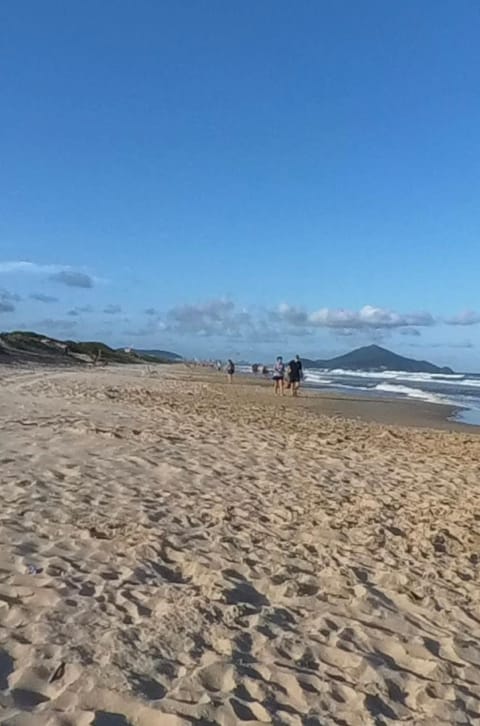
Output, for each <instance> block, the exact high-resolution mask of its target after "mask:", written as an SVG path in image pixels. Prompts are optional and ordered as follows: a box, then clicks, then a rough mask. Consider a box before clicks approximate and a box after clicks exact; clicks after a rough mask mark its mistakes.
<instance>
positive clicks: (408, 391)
mask: <svg viewBox="0 0 480 726" xmlns="http://www.w3.org/2000/svg"><path fill="white" fill-rule="evenodd" d="M370 390H372V389H370ZM373 390H374V391H383V392H384V393H393V394H394V395H396V396H406V397H407V398H418V399H420V400H422V401H428V402H429V403H451V401H449V400H448V399H447V397H446V396H442V395H440V394H437V393H430V392H428V391H422V390H421V389H420V388H410V386H402V385H400V384H398V383H379V384H378V385H377V386H375V388H374V389H373Z"/></svg>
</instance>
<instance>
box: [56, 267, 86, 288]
mask: <svg viewBox="0 0 480 726" xmlns="http://www.w3.org/2000/svg"><path fill="white" fill-rule="evenodd" d="M50 280H53V282H60V283H61V284H62V285H66V286H67V287H83V288H90V287H93V277H90V275H87V274H86V272H76V271H75V270H60V272H55V273H54V274H53V275H50Z"/></svg>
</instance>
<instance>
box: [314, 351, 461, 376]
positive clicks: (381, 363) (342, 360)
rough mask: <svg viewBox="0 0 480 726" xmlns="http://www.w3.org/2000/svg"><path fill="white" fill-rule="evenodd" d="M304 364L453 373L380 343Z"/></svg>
mask: <svg viewBox="0 0 480 726" xmlns="http://www.w3.org/2000/svg"><path fill="white" fill-rule="evenodd" d="M304 366H305V367H306V368H308V367H311V368H326V369H328V370H333V369H335V368H343V369H344V370H353V371H356V370H357V371H359V370H362V371H388V370H389V371H407V372H409V373H443V374H450V373H453V371H452V369H451V368H447V367H444V368H440V367H439V366H436V365H434V364H433V363H429V361H426V360H415V359H414V358H405V357H404V356H403V355H397V354H396V353H393V352H392V351H391V350H387V349H386V348H382V347H381V346H379V345H367V346H365V347H363V348H357V349H356V350H352V351H351V352H350V353H346V354H345V355H339V356H337V357H336V358H329V359H327V360H308V361H304Z"/></svg>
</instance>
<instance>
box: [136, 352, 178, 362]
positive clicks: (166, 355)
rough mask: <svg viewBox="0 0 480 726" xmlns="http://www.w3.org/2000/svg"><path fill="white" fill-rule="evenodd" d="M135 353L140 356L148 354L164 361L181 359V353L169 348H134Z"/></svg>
mask: <svg viewBox="0 0 480 726" xmlns="http://www.w3.org/2000/svg"><path fill="white" fill-rule="evenodd" d="M135 353H136V354H137V355H140V356H142V357H143V356H149V357H150V358H160V359H161V360H166V361H181V360H183V358H182V356H181V355H178V353H172V352H171V351H169V350H138V349H135Z"/></svg>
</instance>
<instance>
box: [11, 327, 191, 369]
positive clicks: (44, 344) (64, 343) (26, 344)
mask: <svg viewBox="0 0 480 726" xmlns="http://www.w3.org/2000/svg"><path fill="white" fill-rule="evenodd" d="M156 352H157V353H161V352H162V351H156ZM172 356H174V358H172ZM173 359H175V360H176V359H177V358H176V357H175V353H166V352H165V354H164V355H162V356H160V355H155V356H153V355H150V356H149V355H147V353H145V355H141V354H140V353H138V352H136V351H130V350H122V349H121V350H115V349H114V348H110V347H109V346H108V345H105V343H99V342H94V341H92V342H78V341H75V340H57V339H56V338H51V337H50V336H48V335H42V334H41V333H33V332H31V331H26V330H17V331H13V332H11V333H0V362H1V363H10V364H22V363H30V364H35V363H36V364H39V365H82V364H86V363H95V364H97V365H102V364H107V363H145V362H150V363H160V362H164V363H169V362H172V360H173Z"/></svg>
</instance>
